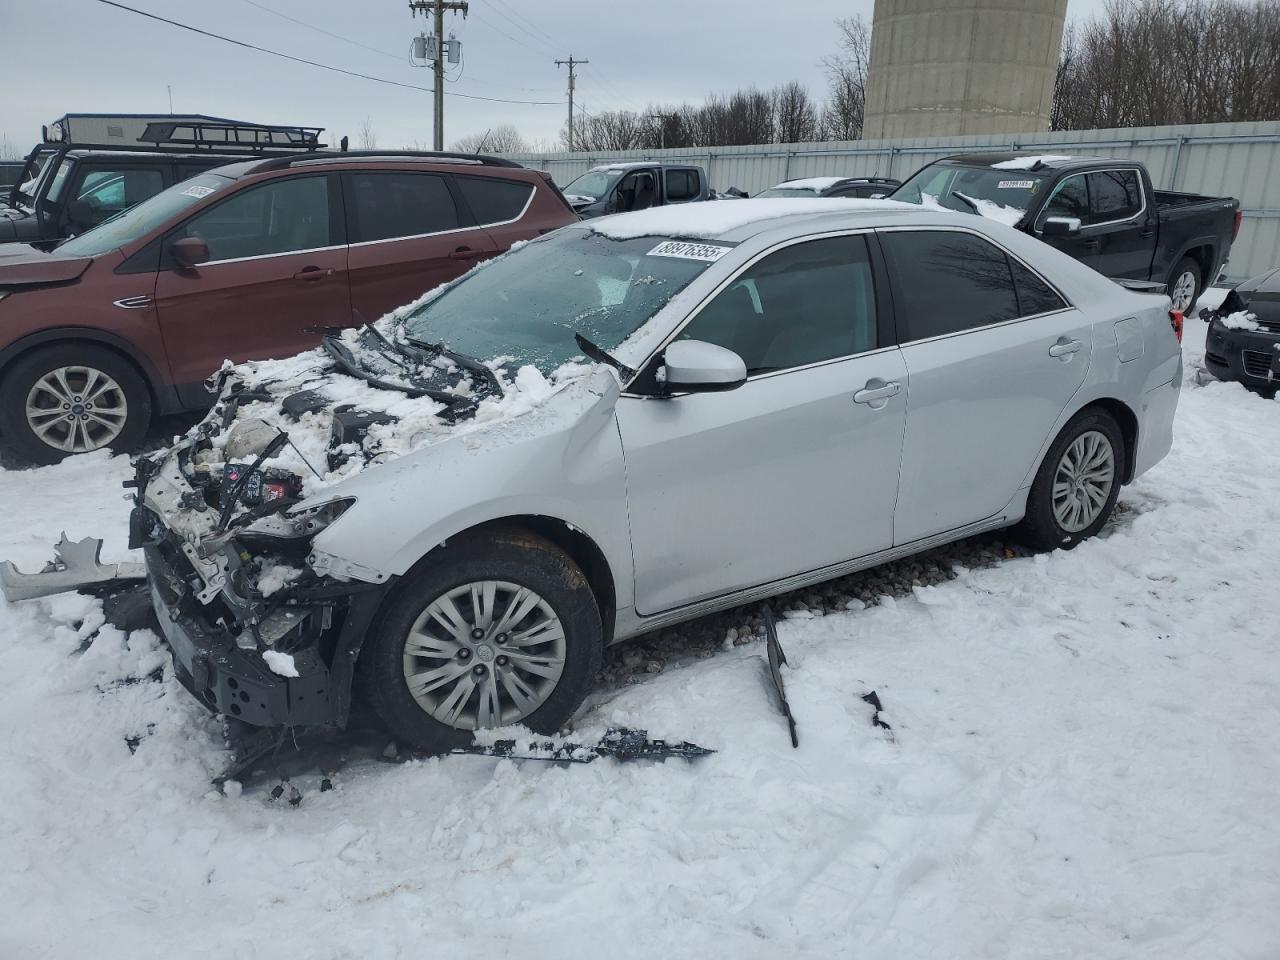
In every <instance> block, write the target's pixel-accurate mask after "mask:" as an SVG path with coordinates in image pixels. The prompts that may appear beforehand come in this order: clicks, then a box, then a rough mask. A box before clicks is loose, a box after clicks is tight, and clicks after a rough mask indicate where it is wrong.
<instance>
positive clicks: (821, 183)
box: [774, 177, 849, 191]
mask: <svg viewBox="0 0 1280 960" xmlns="http://www.w3.org/2000/svg"><path fill="white" fill-rule="evenodd" d="M848 179H849V178H848V177H806V178H804V179H802V180H784V181H782V183H779V184H778V185H777V187H775V188H774V189H777V188H778V187H786V188H787V189H788V190H814V191H819V190H826V189H827V188H829V187H834V186H835V185H836V184H837V183H843V182H844V181H846V180H848Z"/></svg>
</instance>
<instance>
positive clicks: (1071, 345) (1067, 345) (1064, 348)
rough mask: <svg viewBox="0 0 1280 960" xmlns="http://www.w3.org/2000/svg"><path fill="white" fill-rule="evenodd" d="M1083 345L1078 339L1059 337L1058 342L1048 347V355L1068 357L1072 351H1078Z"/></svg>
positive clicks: (1060, 357)
mask: <svg viewBox="0 0 1280 960" xmlns="http://www.w3.org/2000/svg"><path fill="white" fill-rule="evenodd" d="M1081 346H1083V344H1081V342H1080V341H1079V340H1070V339H1068V338H1067V337H1059V338H1058V342H1057V343H1055V344H1054V345H1053V346H1052V347H1050V348H1049V356H1051V357H1057V358H1059V359H1062V358H1063V357H1066V358H1068V359H1069V358H1070V357H1071V355H1072V354H1073V353H1079V352H1080V347H1081Z"/></svg>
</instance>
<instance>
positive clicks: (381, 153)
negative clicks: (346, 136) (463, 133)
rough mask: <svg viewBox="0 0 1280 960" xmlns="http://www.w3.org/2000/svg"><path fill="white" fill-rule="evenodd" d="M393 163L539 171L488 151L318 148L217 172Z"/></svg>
mask: <svg viewBox="0 0 1280 960" xmlns="http://www.w3.org/2000/svg"><path fill="white" fill-rule="evenodd" d="M389 165H393V166H394V167H395V168H397V169H403V168H409V169H412V168H413V167H417V166H427V167H436V166H440V167H446V168H450V169H453V170H459V169H467V170H470V171H472V172H476V173H479V172H482V171H483V172H484V173H485V174H486V175H498V176H501V175H503V173H504V171H505V172H508V173H509V172H511V171H515V170H519V171H521V172H524V173H530V172H536V171H532V170H531V168H529V167H526V166H525V165H524V164H521V163H517V162H516V161H514V160H507V159H505V158H504V157H491V156H488V155H486V154H471V153H449V152H447V151H441V152H435V151H415V150H403V151H400V150H349V151H346V152H342V151H337V150H318V151H315V152H312V153H303V154H293V155H289V154H282V155H277V156H272V157H255V158H252V159H247V160H243V161H238V162H235V161H233V162H231V163H227V164H224V165H222V166H219V167H218V168H217V172H218V173H219V174H221V175H222V176H226V177H232V178H234V179H239V178H240V177H245V176H249V175H251V174H258V173H271V172H275V171H287V170H295V169H300V170H312V169H316V168H319V169H349V168H351V167H361V166H364V167H375V168H377V167H384V168H385V167H387V166H389Z"/></svg>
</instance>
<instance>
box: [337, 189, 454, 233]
mask: <svg viewBox="0 0 1280 960" xmlns="http://www.w3.org/2000/svg"><path fill="white" fill-rule="evenodd" d="M346 185H347V190H346V194H347V208H348V211H349V213H350V214H351V216H350V217H349V220H350V222H351V227H350V230H351V242H352V243H368V242H369V241H372V240H395V239H398V238H402V237H420V236H424V235H426V234H429V233H443V232H444V231H446V230H457V229H458V227H459V225H460V224H459V220H458V208H457V206H456V205H455V204H454V202H453V194H452V193H450V192H449V185H448V184H447V183H445V179H444V177H443V176H441V175H440V174H437V173H377V172H369V173H365V172H358V173H350V174H347V175H346Z"/></svg>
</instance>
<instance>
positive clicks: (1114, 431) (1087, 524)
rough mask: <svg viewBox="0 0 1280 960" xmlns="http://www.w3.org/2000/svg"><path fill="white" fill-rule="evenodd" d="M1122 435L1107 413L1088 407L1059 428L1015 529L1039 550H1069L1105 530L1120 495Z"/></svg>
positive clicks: (1122, 463)
mask: <svg viewBox="0 0 1280 960" xmlns="http://www.w3.org/2000/svg"><path fill="white" fill-rule="evenodd" d="M1125 456H1126V454H1125V446H1124V436H1123V434H1121V432H1120V427H1119V425H1118V424H1117V423H1116V421H1115V419H1114V418H1113V417H1112V416H1111V415H1110V414H1109V413H1107V412H1106V411H1104V410H1100V409H1097V408H1096V407H1095V408H1087V409H1085V410H1083V411H1081V412H1080V413H1079V414H1077V415H1076V417H1075V418H1074V419H1073V420H1072V421H1071V422H1070V423H1068V424H1067V425H1066V426H1065V427H1063V428H1062V432H1061V433H1059V434H1058V436H1057V438H1056V439H1055V440H1054V441H1053V444H1052V445H1051V446H1050V447H1049V452H1048V453H1047V454H1045V458H1044V461H1043V462H1042V463H1041V464H1040V469H1039V471H1037V473H1036V479H1035V481H1034V482H1033V483H1032V484H1031V493H1030V494H1029V495H1028V497H1027V513H1026V516H1025V517H1023V519H1022V523H1021V524H1020V525H1019V527H1018V533H1019V535H1020V536H1021V537H1022V539H1023V540H1025V541H1026V542H1027V544H1028V545H1029V546H1031V547H1034V548H1036V549H1037V550H1053V549H1055V548H1061V549H1063V550H1070V549H1071V548H1072V547H1074V546H1075V545H1076V544H1078V543H1080V541H1082V540H1087V539H1089V538H1090V537H1092V536H1093V535H1095V534H1096V533H1097V532H1098V531H1099V530H1101V529H1102V528H1103V526H1104V525H1105V524H1106V522H1107V520H1108V519H1110V517H1111V512H1112V511H1113V510H1114V509H1115V505H1116V499H1117V498H1118V497H1119V496H1120V486H1121V483H1122V482H1123V477H1124V464H1125Z"/></svg>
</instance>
